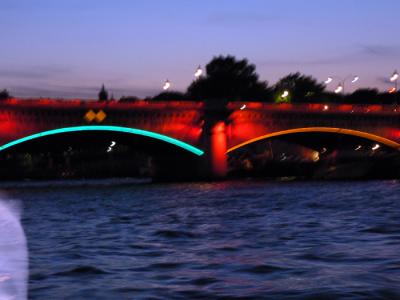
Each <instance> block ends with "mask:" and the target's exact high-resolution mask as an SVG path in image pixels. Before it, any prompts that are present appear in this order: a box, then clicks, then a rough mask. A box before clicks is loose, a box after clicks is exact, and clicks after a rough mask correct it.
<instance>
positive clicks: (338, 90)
mask: <svg viewBox="0 0 400 300" xmlns="http://www.w3.org/2000/svg"><path fill="white" fill-rule="evenodd" d="M341 91H343V86H342V85H341V84H339V85H338V86H337V88H336V89H335V93H336V94H339V93H340V92H341Z"/></svg>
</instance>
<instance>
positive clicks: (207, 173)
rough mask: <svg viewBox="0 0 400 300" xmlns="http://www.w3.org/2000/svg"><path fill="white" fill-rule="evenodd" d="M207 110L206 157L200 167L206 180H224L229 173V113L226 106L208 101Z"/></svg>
mask: <svg viewBox="0 0 400 300" xmlns="http://www.w3.org/2000/svg"><path fill="white" fill-rule="evenodd" d="M205 110H206V111H205V113H204V124H203V140H202V145H203V149H204V150H205V151H204V152H205V155H204V158H203V160H202V162H201V164H202V166H201V167H200V169H201V170H202V171H201V173H202V177H204V178H206V179H223V178H225V177H226V175H227V173H228V161H227V154H226V151H227V150H228V141H227V134H226V122H225V119H226V117H227V115H228V113H227V109H226V104H225V103H220V102H217V101H207V102H206V105H205Z"/></svg>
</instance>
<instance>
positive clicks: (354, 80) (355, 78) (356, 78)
mask: <svg viewBox="0 0 400 300" xmlns="http://www.w3.org/2000/svg"><path fill="white" fill-rule="evenodd" d="M358 79H360V77H358V76H355V77H354V78H353V80H352V81H351V83H354V82H357V81H358Z"/></svg>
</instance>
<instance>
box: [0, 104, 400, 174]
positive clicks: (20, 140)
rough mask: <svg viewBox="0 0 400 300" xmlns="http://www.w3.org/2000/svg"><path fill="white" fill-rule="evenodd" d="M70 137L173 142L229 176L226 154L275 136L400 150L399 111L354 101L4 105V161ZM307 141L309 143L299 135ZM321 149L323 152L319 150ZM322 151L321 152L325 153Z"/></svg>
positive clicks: (0, 130) (204, 170) (202, 166)
mask: <svg viewBox="0 0 400 300" xmlns="http://www.w3.org/2000/svg"><path fill="white" fill-rule="evenodd" d="M72 132H87V133H94V132H108V133H110V132H115V133H118V134H125V135H129V137H130V138H132V139H135V138H138V137H140V139H141V140H143V141H146V140H151V141H153V142H154V141H155V142H156V144H157V143H158V144H160V145H161V144H168V145H171V146H172V147H173V148H174V149H175V148H176V149H179V151H183V152H185V153H188V154H189V155H193V156H194V157H197V161H198V162H197V164H198V167H196V170H197V171H196V172H198V173H199V174H202V175H201V176H203V177H213V178H215V177H224V176H225V175H226V174H227V171H228V159H227V158H228V156H229V155H232V154H233V153H235V151H240V149H244V148H246V147H251V146H252V145H256V144H257V143H260V142H265V141H268V140H271V139H276V138H283V139H287V140H290V139H292V140H293V139H295V140H296V142H298V143H300V144H303V145H307V143H308V145H307V146H308V147H309V148H311V149H314V150H316V151H320V152H321V149H324V148H323V147H322V146H323V145H322V144H318V145H313V143H314V144H315V141H314V142H310V141H311V140H310V139H308V140H307V138H304V137H307V136H308V137H309V136H313V135H314V137H316V138H317V139H318V140H325V141H327V144H329V141H331V140H332V138H331V137H332V136H335V137H340V136H346V137H352V138H354V139H355V140H358V139H363V140H366V141H370V142H371V143H372V145H378V146H380V145H382V146H384V147H388V148H390V149H394V150H396V151H398V150H400V107H396V106H392V105H351V104H323V103H318V104H265V103H258V102H246V103H239V102H228V103H225V104H223V105H222V104H216V103H213V102H212V101H205V102H191V101H165V102H158V101H157V102H156V101H144V100H138V101H135V102H132V103H119V102H97V101H83V100H57V99H15V98H13V99H8V100H5V101H2V102H0V156H1V155H2V154H4V153H12V152H13V151H14V150H13V149H17V148H18V146H19V145H22V144H27V143H30V142H32V141H38V140H40V139H44V138H46V137H48V136H55V135H59V134H68V133H72ZM299 137H303V138H299ZM321 147H322V148H321ZM322 151H323V150H322Z"/></svg>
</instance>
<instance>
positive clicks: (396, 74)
mask: <svg viewBox="0 0 400 300" xmlns="http://www.w3.org/2000/svg"><path fill="white" fill-rule="evenodd" d="M398 78H399V73H397V71H394V73H393V75H392V77H390V81H391V82H393V81H396V80H397V79H398Z"/></svg>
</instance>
